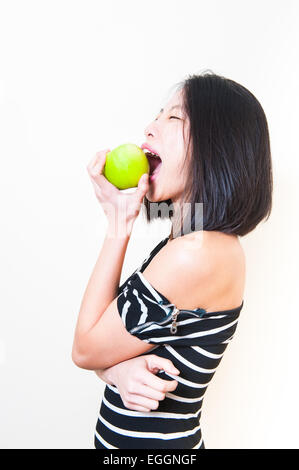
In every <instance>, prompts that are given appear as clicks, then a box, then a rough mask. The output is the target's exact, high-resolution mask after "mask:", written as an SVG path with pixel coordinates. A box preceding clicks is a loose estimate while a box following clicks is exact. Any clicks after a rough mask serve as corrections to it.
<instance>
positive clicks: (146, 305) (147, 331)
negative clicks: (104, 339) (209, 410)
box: [94, 237, 244, 449]
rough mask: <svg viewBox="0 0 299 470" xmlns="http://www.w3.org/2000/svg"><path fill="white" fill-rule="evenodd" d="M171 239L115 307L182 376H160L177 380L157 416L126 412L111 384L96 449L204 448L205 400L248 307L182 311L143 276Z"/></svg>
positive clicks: (136, 275)
mask: <svg viewBox="0 0 299 470" xmlns="http://www.w3.org/2000/svg"><path fill="white" fill-rule="evenodd" d="M168 239H169V237H167V238H165V239H164V240H162V241H161V242H160V243H158V245H157V246H156V247H155V248H154V249H153V250H152V251H151V253H150V255H149V256H148V258H146V259H145V260H144V261H143V263H142V265H141V267H140V268H139V269H137V270H136V271H135V272H134V273H133V274H131V276H130V277H129V278H128V279H127V280H126V281H125V282H124V283H123V284H122V285H121V286H120V287H119V291H118V299H117V307H118V311H119V314H120V316H121V319H122V321H123V323H124V325H125V327H126V329H127V330H128V331H129V332H130V333H131V334H132V335H134V336H136V337H137V338H139V339H141V340H143V341H145V342H146V343H150V344H155V345H156V347H155V348H153V349H152V350H150V351H148V352H146V353H144V354H155V355H158V356H161V357H165V358H167V359H170V360H171V361H172V363H173V364H174V366H175V367H176V368H177V369H179V370H180V374H179V375H173V374H170V373H168V372H165V371H163V370H160V371H159V372H158V373H157V376H158V377H161V378H162V379H164V380H173V379H175V380H176V381H177V382H178V386H177V387H176V389H175V390H174V391H173V392H171V393H170V392H167V393H166V394H165V399H164V400H161V401H160V402H159V407H158V408H157V409H156V410H150V411H148V412H141V411H134V410H130V409H128V408H126V407H125V406H124V404H123V402H122V399H121V396H120V394H119V392H118V389H117V387H116V386H114V385H108V384H107V385H106V387H105V390H104V394H103V398H102V403H101V407H100V411H99V416H98V420H97V423H96V430H95V436H94V445H95V448H97V449H200V448H201V449H204V448H205V446H204V442H203V438H202V433H201V426H200V417H201V410H202V404H203V398H204V394H205V392H206V390H207V387H208V385H209V383H210V382H211V380H212V377H213V375H214V373H215V371H216V369H217V366H218V364H219V363H220V361H221V358H222V356H223V354H224V351H225V349H226V347H227V345H228V343H229V342H230V341H231V339H232V337H233V335H234V333H235V330H236V327H237V322H238V317H239V314H240V311H241V310H242V307H243V303H244V301H243V302H242V304H241V305H240V306H239V307H237V308H235V309H232V310H222V311H218V312H209V313H207V312H206V310H205V309H203V308H197V309H194V310H178V309H177V308H176V306H175V305H174V304H172V303H170V302H169V300H168V299H167V298H166V297H165V296H164V295H163V294H161V293H160V292H158V291H157V290H156V289H154V288H153V286H152V285H151V284H150V283H149V282H148V281H147V280H146V279H145V277H144V276H143V274H142V272H143V271H144V269H145V268H146V267H147V265H148V264H149V263H150V261H151V260H152V259H153V257H154V256H155V255H156V254H157V253H158V251H159V250H160V249H161V248H162V247H163V246H164V245H165V244H166V243H167V241H168ZM176 313H177V318H176V320H175V321H176V325H175V323H174V319H175V315H174V316H172V314H176ZM144 354H142V355H144Z"/></svg>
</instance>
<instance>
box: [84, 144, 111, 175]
mask: <svg viewBox="0 0 299 470" xmlns="http://www.w3.org/2000/svg"><path fill="white" fill-rule="evenodd" d="M108 152H110V149H105V150H101V151H100V152H97V153H96V154H95V156H94V157H93V158H92V159H91V160H90V162H89V163H88V165H87V171H88V173H89V174H90V176H93V175H96V174H98V173H99V172H101V171H102V168H103V167H104V165H105V161H106V154H107V153H108Z"/></svg>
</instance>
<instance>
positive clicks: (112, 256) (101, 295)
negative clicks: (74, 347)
mask: <svg viewBox="0 0 299 470" xmlns="http://www.w3.org/2000/svg"><path fill="white" fill-rule="evenodd" d="M112 232H113V228H112V227H111V226H110V225H108V230H107V233H106V235H105V239H104V242H103V245H102V249H101V252H100V254H99V256H98V258H97V261H96V264H95V266H94V268H93V271H92V274H91V276H90V279H89V281H88V284H87V287H86V289H85V292H84V295H83V299H82V302H81V306H80V311H79V315H78V320H77V325H76V331H75V338H78V337H80V336H81V335H84V334H85V333H87V332H88V331H90V329H91V328H93V326H94V325H95V324H96V323H97V322H98V321H99V319H100V318H101V316H102V314H103V313H104V312H105V310H106V309H107V307H108V306H109V304H110V303H111V302H112V300H113V299H114V298H115V297H116V296H117V293H118V287H119V282H120V276H121V271H122V266H123V262H124V258H125V254H126V249H127V245H128V242H129V239H130V236H131V231H130V230H129V229H128V228H127V227H124V229H123V230H118V236H117V237H112V236H111V234H112Z"/></svg>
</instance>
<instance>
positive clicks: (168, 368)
mask: <svg viewBox="0 0 299 470" xmlns="http://www.w3.org/2000/svg"><path fill="white" fill-rule="evenodd" d="M146 359H147V363H148V367H149V369H150V370H151V371H154V370H155V369H156V370H164V371H165V372H169V373H170V374H177V375H178V374H179V373H180V371H179V369H177V368H176V367H174V365H173V363H172V362H171V361H170V360H169V359H165V357H159V356H156V355H155V354H153V355H150V356H147V357H146Z"/></svg>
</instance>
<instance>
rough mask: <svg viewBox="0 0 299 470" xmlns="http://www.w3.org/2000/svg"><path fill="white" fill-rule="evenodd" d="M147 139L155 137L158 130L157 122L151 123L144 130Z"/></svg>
mask: <svg viewBox="0 0 299 470" xmlns="http://www.w3.org/2000/svg"><path fill="white" fill-rule="evenodd" d="M144 135H145V137H149V136H151V137H155V135H156V129H155V121H153V122H151V123H150V124H149V125H148V126H147V127H146V128H145V130H144Z"/></svg>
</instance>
